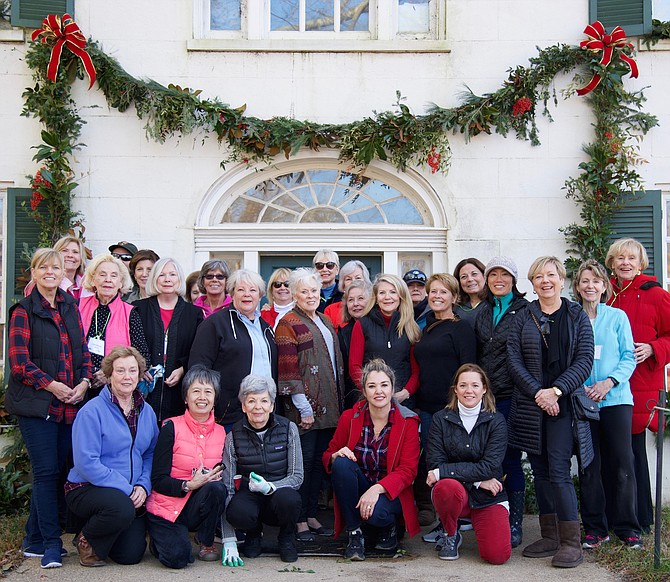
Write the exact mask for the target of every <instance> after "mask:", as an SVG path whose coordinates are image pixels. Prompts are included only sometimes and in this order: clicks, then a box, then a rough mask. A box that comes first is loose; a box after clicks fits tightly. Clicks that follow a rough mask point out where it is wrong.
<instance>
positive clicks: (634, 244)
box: [605, 238, 649, 271]
mask: <svg viewBox="0 0 670 582" xmlns="http://www.w3.org/2000/svg"><path fill="white" fill-rule="evenodd" d="M626 251H628V252H631V251H632V252H634V253H637V256H638V257H639V259H640V270H641V271H644V270H645V269H646V268H647V267H648V266H649V256H648V255H647V249H645V248H644V245H643V244H642V243H641V242H640V241H639V240H635V239H634V238H620V239H619V240H615V241H614V242H613V243H612V244H611V245H610V248H609V249H608V250H607V256H606V257H605V266H606V267H607V268H608V269H612V267H613V265H614V259H615V258H616V257H618V256H619V255H621V254H623V253H625V252H626Z"/></svg>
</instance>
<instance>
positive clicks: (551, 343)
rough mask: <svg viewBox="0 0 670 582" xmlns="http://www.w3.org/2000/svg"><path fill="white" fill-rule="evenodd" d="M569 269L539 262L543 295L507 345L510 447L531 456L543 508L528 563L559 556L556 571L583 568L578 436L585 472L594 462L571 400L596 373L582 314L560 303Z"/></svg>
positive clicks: (532, 276)
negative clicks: (575, 465)
mask: <svg viewBox="0 0 670 582" xmlns="http://www.w3.org/2000/svg"><path fill="white" fill-rule="evenodd" d="M565 276H566V273H565V268H564V267H563V263H561V261H560V260H559V259H557V258H556V257H540V258H538V259H536V260H535V261H534V262H533V264H532V265H531V266H530V269H529V271H528V279H529V280H530V281H531V282H532V284H533V289H534V290H535V293H537V296H538V299H537V301H533V302H532V303H531V304H530V305H529V306H528V307H527V308H526V309H524V310H523V311H522V312H521V313H520V314H519V315H518V316H517V317H516V318H515V321H514V325H513V326H512V329H511V330H510V334H509V337H508V340H507V354H508V365H509V369H510V373H511V375H512V378H513V380H514V385H515V386H514V395H513V397H512V407H511V410H510V416H509V426H510V434H509V443H510V446H513V447H516V448H518V449H521V450H524V451H526V452H527V453H528V459H529V460H530V464H531V467H532V469H533V477H534V479H535V494H536V496H537V501H538V505H539V508H540V530H541V534H542V539H540V540H538V541H536V542H534V543H532V544H531V545H529V546H527V547H526V548H524V550H523V555H524V556H526V557H529V558H540V557H545V556H554V557H553V559H552V562H551V563H552V566H556V567H560V568H574V567H575V566H578V565H579V564H581V563H582V560H583V555H582V546H581V539H580V529H579V516H578V513H577V496H576V494H575V488H574V485H573V483H572V477H571V475H570V460H571V457H572V451H573V447H574V441H575V433H573V429H574V430H575V431H576V436H577V441H578V444H579V455H580V459H581V463H582V466H583V467H586V466H587V465H588V464H589V463H590V462H591V461H592V460H593V447H592V442H591V433H590V429H589V424H588V421H579V420H577V419H575V417H574V413H573V407H572V402H571V397H570V395H571V394H572V393H573V392H575V390H577V389H578V388H581V387H582V386H583V385H584V382H585V381H586V380H587V378H588V377H589V374H590V373H591V368H592V367H593V353H594V345H593V330H592V329H591V322H590V321H589V318H588V316H587V315H586V313H585V312H584V310H583V309H582V307H581V306H580V305H579V304H577V303H573V302H572V301H569V300H567V299H564V298H561V290H562V289H563V287H564V285H565Z"/></svg>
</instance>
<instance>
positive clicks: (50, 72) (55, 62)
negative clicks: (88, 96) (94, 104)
mask: <svg viewBox="0 0 670 582" xmlns="http://www.w3.org/2000/svg"><path fill="white" fill-rule="evenodd" d="M40 37H41V38H40ZM38 38H39V40H40V42H42V43H45V44H47V43H51V42H52V41H54V40H55V41H56V42H55V44H54V47H53V49H52V50H51V58H50V59H49V66H48V67H47V79H49V80H51V81H56V77H57V75H58V66H59V65H60V57H61V54H62V52H63V46H66V47H67V48H68V49H70V52H72V53H73V54H75V55H76V56H78V57H79V58H80V59H81V62H82V64H83V65H84V70H85V71H86V74H87V75H88V78H89V79H90V81H91V83H90V84H89V86H88V88H89V89H90V88H91V87H93V83H95V67H94V66H93V61H92V60H91V56H90V55H89V54H88V53H87V52H86V50H85V47H86V38H85V37H84V35H83V34H82V32H81V30H80V29H79V26H77V24H76V23H75V21H74V19H73V18H72V16H70V15H69V14H63V19H62V20H61V19H60V18H59V17H58V16H56V15H55V14H49V16H47V17H46V18H45V19H44V20H43V21H42V28H40V29H38V30H36V31H35V32H33V34H32V39H33V40H37V39H38Z"/></svg>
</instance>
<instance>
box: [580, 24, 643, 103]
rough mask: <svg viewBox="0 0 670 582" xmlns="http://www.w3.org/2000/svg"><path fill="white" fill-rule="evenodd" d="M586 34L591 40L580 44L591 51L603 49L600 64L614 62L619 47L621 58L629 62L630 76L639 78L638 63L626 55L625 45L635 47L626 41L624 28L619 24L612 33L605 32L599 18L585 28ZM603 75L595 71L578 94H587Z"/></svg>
mask: <svg viewBox="0 0 670 582" xmlns="http://www.w3.org/2000/svg"><path fill="white" fill-rule="evenodd" d="M584 34H586V36H588V37H589V40H583V41H582V42H580V43H579V46H580V47H581V48H583V49H586V50H589V51H594V52H597V51H603V56H602V58H601V59H600V64H601V65H603V66H604V67H606V66H607V65H609V64H610V63H611V62H612V56H613V55H614V49H617V54H618V55H619V58H620V59H621V60H622V61H623V62H624V63H627V64H628V67H629V68H630V76H631V77H634V78H637V75H638V70H637V63H636V62H635V61H634V60H633V59H632V58H630V57H629V56H628V55H626V54H625V53H624V52H623V50H621V49H623V48H624V47H630V48H633V45H632V44H631V43H629V42H626V33H625V32H624V30H623V28H621V27H620V26H617V27H616V28H615V29H614V30H613V31H612V34H605V27H604V26H603V25H602V23H601V22H600V21H599V20H596V21H595V22H594V23H592V24H589V25H588V26H587V27H586V28H585V29H584ZM600 79H601V75H599V74H598V73H594V74H593V77H592V78H591V80H590V81H589V82H588V84H587V85H586V86H584V87H582V88H581V89H577V95H586V94H587V93H590V92H591V91H593V90H594V89H595V88H596V87H597V86H598V83H600Z"/></svg>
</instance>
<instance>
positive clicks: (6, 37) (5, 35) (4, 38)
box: [0, 28, 24, 42]
mask: <svg viewBox="0 0 670 582" xmlns="http://www.w3.org/2000/svg"><path fill="white" fill-rule="evenodd" d="M23 39H24V33H23V28H3V29H0V42H23Z"/></svg>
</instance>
